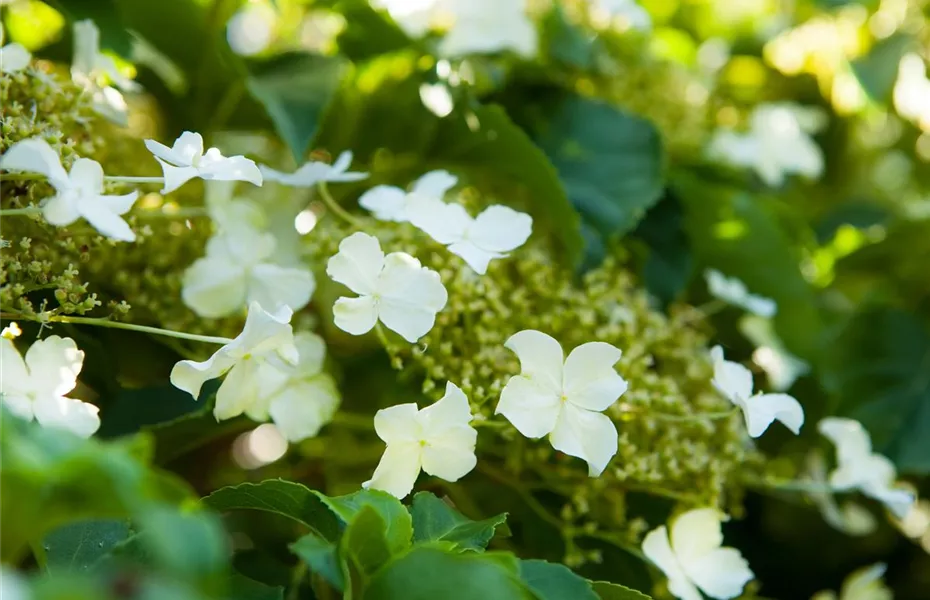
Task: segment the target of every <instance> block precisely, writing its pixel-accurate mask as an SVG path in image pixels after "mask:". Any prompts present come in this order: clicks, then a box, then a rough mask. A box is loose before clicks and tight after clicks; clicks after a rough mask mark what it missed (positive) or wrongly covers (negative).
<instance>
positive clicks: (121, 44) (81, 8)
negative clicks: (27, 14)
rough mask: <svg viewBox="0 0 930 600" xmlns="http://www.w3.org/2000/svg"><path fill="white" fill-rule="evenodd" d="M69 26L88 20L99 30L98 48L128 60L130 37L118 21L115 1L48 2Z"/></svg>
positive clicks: (55, 0) (119, 20) (54, 0)
mask: <svg viewBox="0 0 930 600" xmlns="http://www.w3.org/2000/svg"><path fill="white" fill-rule="evenodd" d="M49 4H51V5H52V6H53V7H54V8H56V9H58V11H59V12H60V13H61V14H62V15H63V16H64V17H65V18H66V19H67V20H68V23H69V24H73V23H75V22H76V21H81V20H84V19H90V20H92V21H93V22H94V24H95V25H97V27H98V28H99V29H100V47H101V48H102V49H104V50H111V51H113V52H115V53H116V54H118V55H120V56H122V57H123V58H129V56H130V53H131V52H130V51H131V49H132V36H130V35H129V31H128V30H127V29H126V26H125V25H124V24H123V22H122V20H121V19H120V15H119V10H118V8H117V6H116V4H117V2H116V1H115V0H49Z"/></svg>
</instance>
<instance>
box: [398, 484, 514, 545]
mask: <svg viewBox="0 0 930 600" xmlns="http://www.w3.org/2000/svg"><path fill="white" fill-rule="evenodd" d="M410 514H411V516H412V517H413V541H414V542H440V541H441V542H451V543H453V544H455V545H456V547H458V548H460V549H462V550H476V551H481V550H484V549H485V548H487V546H488V542H490V541H491V538H493V537H494V531H495V530H496V529H497V527H498V526H500V525H502V524H504V522H505V521H506V520H507V514H506V513H504V514H500V515H497V516H495V517H491V518H490V519H484V520H482V521H472V520H471V519H469V518H468V517H466V516H465V515H463V514H462V513H460V512H458V511H457V510H455V509H454V508H452V507H451V506H449V505H448V504H446V503H445V502H443V501H442V500H440V499H439V498H437V497H436V496H435V495H434V494H431V493H430V492H419V493H417V494H416V495H415V496H414V497H413V503H412V506H411V508H410Z"/></svg>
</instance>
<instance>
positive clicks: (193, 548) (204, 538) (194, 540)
mask: <svg viewBox="0 0 930 600" xmlns="http://www.w3.org/2000/svg"><path fill="white" fill-rule="evenodd" d="M137 522H138V523H139V525H140V527H141V529H140V533H139V535H138V537H139V542H140V543H141V544H142V545H143V546H144V547H145V548H146V549H147V551H148V553H149V554H148V555H149V556H150V557H151V558H152V559H153V560H154V561H155V562H156V563H157V564H159V565H160V566H161V567H162V568H164V569H165V570H166V571H167V572H169V573H171V574H173V575H175V576H177V577H181V578H185V579H194V580H201V579H209V578H211V576H213V577H215V576H218V575H221V574H223V573H224V572H225V570H226V568H227V566H228V564H229V563H228V561H229V555H230V553H231V551H230V549H229V543H228V541H227V536H226V531H225V530H224V529H223V524H222V522H221V521H220V519H219V517H217V516H216V515H215V514H212V513H208V512H206V511H200V512H190V513H183V512H180V511H178V510H176V509H174V508H166V507H160V506H153V507H152V508H150V509H149V510H147V511H145V513H143V514H142V515H141V516H140V517H139V518H138V519H137Z"/></svg>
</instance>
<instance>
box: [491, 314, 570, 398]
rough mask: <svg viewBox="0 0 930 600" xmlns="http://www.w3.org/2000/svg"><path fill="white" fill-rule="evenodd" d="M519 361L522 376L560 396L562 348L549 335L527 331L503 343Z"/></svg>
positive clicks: (531, 330) (516, 334) (532, 330)
mask: <svg viewBox="0 0 930 600" xmlns="http://www.w3.org/2000/svg"><path fill="white" fill-rule="evenodd" d="M504 347H505V348H507V349H508V350H511V351H512V352H513V353H514V354H516V355H517V358H518V359H520V368H521V369H522V375H523V376H524V377H529V378H530V379H534V380H536V381H537V382H538V383H539V384H540V385H542V386H545V387H546V388H547V389H550V390H552V391H553V392H555V393H556V394H557V395H559V396H561V394H562V363H563V360H564V356H563V354H562V346H560V345H559V343H558V342H557V341H556V340H555V338H553V337H552V336H550V335H546V334H545V333H543V332H541V331H536V330H534V329H527V330H524V331H520V332H518V333H515V334H513V335H512V336H510V338H509V339H508V340H507V341H506V342H504Z"/></svg>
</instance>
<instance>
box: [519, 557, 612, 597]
mask: <svg viewBox="0 0 930 600" xmlns="http://www.w3.org/2000/svg"><path fill="white" fill-rule="evenodd" d="M520 577H521V578H522V579H523V582H524V583H525V584H526V585H527V586H528V587H529V588H530V589H531V590H533V593H534V594H535V595H536V597H537V598H538V599H539V600H597V594H595V593H594V590H593V589H591V584H590V583H589V582H588V580H587V579H585V578H584V577H581V576H579V575H576V574H575V573H574V572H572V570H571V569H569V568H568V567H566V566H565V565H560V564H555V563H549V562H546V561H544V560H521V561H520Z"/></svg>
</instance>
